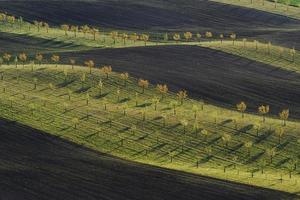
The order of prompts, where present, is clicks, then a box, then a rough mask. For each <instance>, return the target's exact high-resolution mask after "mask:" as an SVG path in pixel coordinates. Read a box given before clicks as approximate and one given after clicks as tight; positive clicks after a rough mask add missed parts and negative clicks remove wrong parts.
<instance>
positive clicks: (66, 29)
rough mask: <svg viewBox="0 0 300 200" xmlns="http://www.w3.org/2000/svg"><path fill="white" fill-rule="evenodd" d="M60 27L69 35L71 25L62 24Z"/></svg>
mask: <svg viewBox="0 0 300 200" xmlns="http://www.w3.org/2000/svg"><path fill="white" fill-rule="evenodd" d="M60 28H61V29H62V30H63V31H64V32H65V36H67V35H68V30H69V28H70V27H69V25H67V24H63V25H61V26H60Z"/></svg>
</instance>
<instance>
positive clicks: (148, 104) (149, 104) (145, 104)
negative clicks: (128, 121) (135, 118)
mask: <svg viewBox="0 0 300 200" xmlns="http://www.w3.org/2000/svg"><path fill="white" fill-rule="evenodd" d="M151 105H152V103H143V104H139V105H137V106H136V107H138V108H145V107H148V106H151Z"/></svg>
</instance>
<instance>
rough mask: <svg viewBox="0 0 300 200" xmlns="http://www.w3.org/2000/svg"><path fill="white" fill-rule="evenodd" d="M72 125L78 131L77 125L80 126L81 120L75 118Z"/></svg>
mask: <svg viewBox="0 0 300 200" xmlns="http://www.w3.org/2000/svg"><path fill="white" fill-rule="evenodd" d="M72 123H73V125H74V129H77V125H78V124H79V119H78V118H77V117H75V118H73V119H72Z"/></svg>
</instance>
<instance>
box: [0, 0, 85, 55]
mask: <svg viewBox="0 0 300 200" xmlns="http://www.w3.org/2000/svg"><path fill="white" fill-rule="evenodd" d="M0 4H1V2H0ZM78 48H79V47H78V46H77V45H74V44H70V43H69V44H68V43H63V42H58V41H54V40H48V39H42V38H36V37H30V36H25V35H17V34H11V33H4V32H0V55H2V54H3V53H4V52H9V53H21V52H26V53H31V54H33V55H34V54H35V53H38V52H51V51H64V50H70V49H72V50H76V49H78ZM80 48H83V47H80Z"/></svg>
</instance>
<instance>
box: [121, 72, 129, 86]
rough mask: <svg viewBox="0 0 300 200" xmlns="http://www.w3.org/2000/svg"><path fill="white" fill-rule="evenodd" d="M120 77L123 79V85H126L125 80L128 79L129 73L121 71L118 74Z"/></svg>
mask: <svg viewBox="0 0 300 200" xmlns="http://www.w3.org/2000/svg"><path fill="white" fill-rule="evenodd" d="M120 78H121V79H122V80H123V82H124V86H125V87H126V85H127V80H128V79H129V74H128V73H127V72H125V73H121V74H120Z"/></svg>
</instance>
